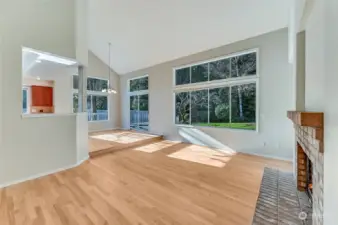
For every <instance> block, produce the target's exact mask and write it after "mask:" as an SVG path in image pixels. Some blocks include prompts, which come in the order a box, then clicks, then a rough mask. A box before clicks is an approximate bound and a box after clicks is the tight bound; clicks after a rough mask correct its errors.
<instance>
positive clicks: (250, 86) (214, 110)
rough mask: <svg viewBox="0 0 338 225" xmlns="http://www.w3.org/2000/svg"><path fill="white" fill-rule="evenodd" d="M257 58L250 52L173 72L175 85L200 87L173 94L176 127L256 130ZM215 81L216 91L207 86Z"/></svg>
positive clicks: (185, 88) (184, 89) (188, 88)
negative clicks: (181, 125)
mask: <svg viewBox="0 0 338 225" xmlns="http://www.w3.org/2000/svg"><path fill="white" fill-rule="evenodd" d="M256 58H257V56H256V52H252V53H248V54H243V55H239V56H234V57H231V58H225V59H221V60H216V61H212V62H209V63H203V64H200V65H195V66H192V67H186V68H182V69H178V70H176V74H175V77H176V84H177V85H182V86H180V87H184V86H183V84H190V83H197V82H201V87H200V88H199V90H192V88H191V87H189V86H186V87H184V88H183V89H181V90H179V91H178V92H176V93H175V123H176V124H187V125H195V126H209V127H224V128H234V129H246V130H255V129H256V80H255V79H254V80H252V76H256V73H257V66H256V64H257V63H256ZM250 76H251V77H250ZM246 77H247V78H248V79H250V80H248V79H246ZM229 78H233V79H231V81H232V83H228V81H227V79H229ZM238 78H241V79H238ZM216 80H217V82H218V83H219V85H217V86H219V87H217V88H215V87H213V86H211V84H210V83H206V81H216ZM203 82H204V83H203Z"/></svg>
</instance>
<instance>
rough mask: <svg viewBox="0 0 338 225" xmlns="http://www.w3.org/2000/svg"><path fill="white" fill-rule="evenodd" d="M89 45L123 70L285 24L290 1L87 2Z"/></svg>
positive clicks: (158, 0) (101, 56) (120, 70)
mask: <svg viewBox="0 0 338 225" xmlns="http://www.w3.org/2000/svg"><path fill="white" fill-rule="evenodd" d="M89 2H90V3H89V4H90V5H89V34H90V35H89V48H90V50H92V51H93V52H94V53H95V54H96V55H97V56H98V57H99V58H100V59H101V60H103V61H104V62H105V63H107V64H108V47H107V46H108V45H107V43H108V42H111V43H112V57H111V66H112V68H113V69H114V70H115V71H116V72H117V73H119V74H125V73H128V72H131V71H135V70H138V69H142V68H146V67H149V66H152V65H156V64H158V63H162V62H166V61H170V60H173V59H177V58H180V57H183V56H187V55H190V54H194V53H197V52H201V51H204V50H208V49H211V48H215V47H219V46H222V45H226V44H229V43H233V42H236V41H239V40H244V39H247V38H250V37H253V36H257V35H260V34H263V33H267V32H270V31H273V30H277V29H281V28H284V27H287V24H288V18H289V6H290V5H289V4H290V0H283V1H281V0H255V1H252V0H209V1H202V0H185V1H182V0H170V1H169V0H167V1H165V0H147V1H140V0H101V1H89Z"/></svg>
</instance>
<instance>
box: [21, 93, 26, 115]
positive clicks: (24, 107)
mask: <svg viewBox="0 0 338 225" xmlns="http://www.w3.org/2000/svg"><path fill="white" fill-rule="evenodd" d="M22 113H27V90H26V89H24V90H22Z"/></svg>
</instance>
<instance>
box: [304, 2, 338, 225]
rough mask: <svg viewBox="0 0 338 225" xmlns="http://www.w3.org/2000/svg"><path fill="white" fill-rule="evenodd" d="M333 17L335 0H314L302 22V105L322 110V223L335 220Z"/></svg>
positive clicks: (337, 141) (337, 117)
mask: <svg viewBox="0 0 338 225" xmlns="http://www.w3.org/2000/svg"><path fill="white" fill-rule="evenodd" d="M337 21H338V2H337V1H315V4H314V6H313V9H312V12H311V15H310V16H309V19H308V21H307V24H306V96H305V98H306V109H307V110H316V111H321V112H324V225H336V224H337V221H338V214H337V207H338V191H337V186H338V175H337V161H338V147H337V146H338V138H337V137H338V103H337V97H336V96H337V84H338V76H337V62H338V26H337Z"/></svg>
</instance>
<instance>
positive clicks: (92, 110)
mask: <svg viewBox="0 0 338 225" xmlns="http://www.w3.org/2000/svg"><path fill="white" fill-rule="evenodd" d="M87 111H88V121H101V120H108V96H96V95H88V96H87Z"/></svg>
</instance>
